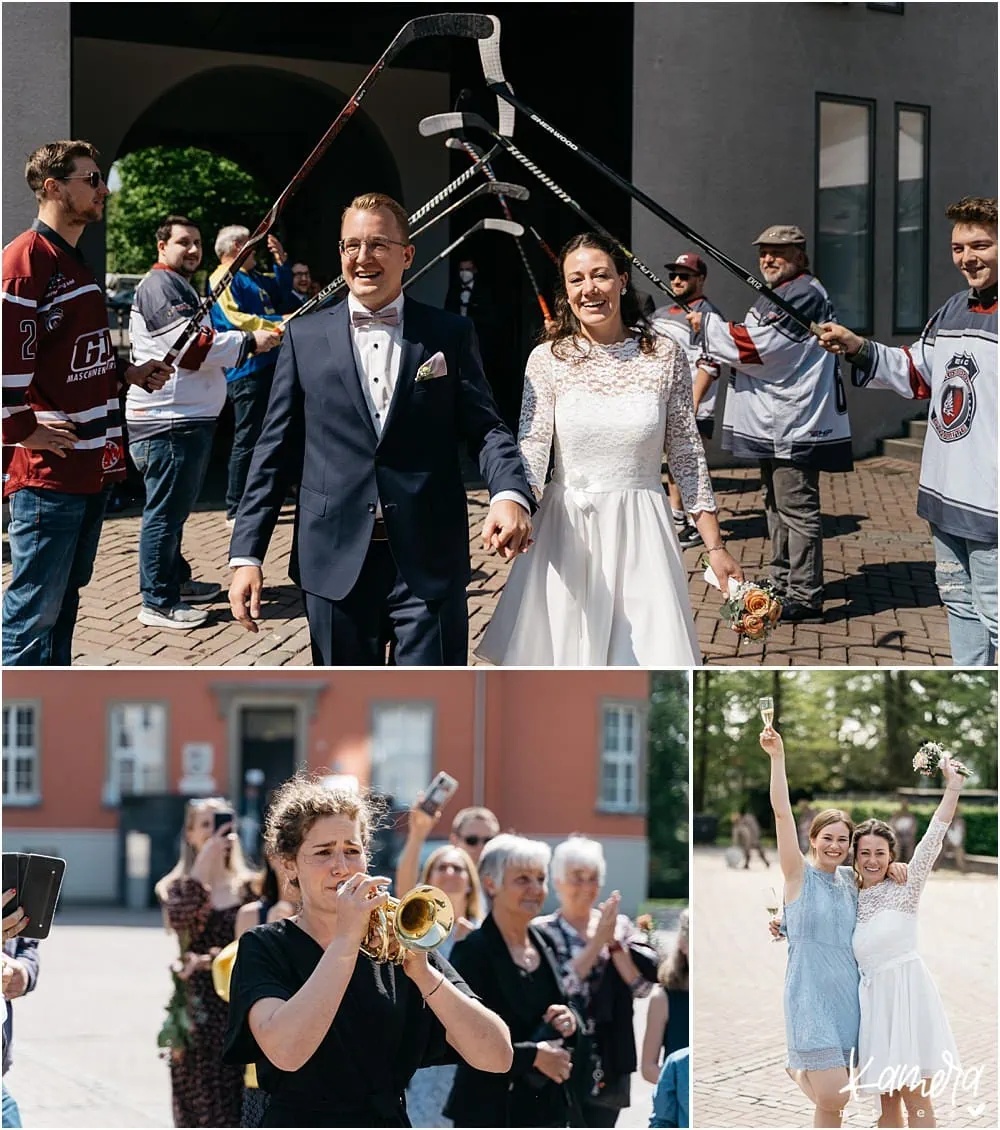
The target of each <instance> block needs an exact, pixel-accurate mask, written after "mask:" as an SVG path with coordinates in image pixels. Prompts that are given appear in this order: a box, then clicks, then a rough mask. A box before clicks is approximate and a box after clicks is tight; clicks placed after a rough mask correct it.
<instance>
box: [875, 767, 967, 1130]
mask: <svg viewBox="0 0 1000 1130" xmlns="http://www.w3.org/2000/svg"><path fill="white" fill-rule="evenodd" d="M941 773H942V775H943V777H944V781H945V792H944V796H943V797H942V798H941V803H940V804H939V805H938V807H937V811H936V812H935V813H934V815H933V817H932V818H931V822H930V824H929V825H928V827H927V831H926V832H925V833H924V836H923V838H922V839H921V841H920V843H919V844H917V847H916V850H915V851H914V853H913V858H912V860H911V861H910V866H909V872H908V874H907V879H906V882H905V883H904V884H903V885H901V886H900V885H897V884H896V883H891V882H886V881H885V877H886V872H887V870H888V868H889V865H890V864H891V863H892V862H893V860H894V859H895V856H896V837H895V835H894V833H893V831H892V828H890V827H889V825H888V824H885V823H883V822H882V821H881V820H866V821H865V822H864V823H863V824H859V825H858V827H857V828H856V829H855V831H854V854H855V860H854V868H855V871H856V872H857V875H858V880H859V886H860V890H859V892H858V923H857V926H856V927H855V930H854V955H855V957H856V958H857V961H858V968H859V970H860V972H861V987H860V990H859V996H860V1001H861V1032H860V1036H859V1041H858V1043H859V1047H858V1067H859V1076H858V1083H857V1086H858V1089H859V1090H860V1091H862V1092H867V1093H873V1092H874V1093H877V1094H879V1096H880V1099H881V1104H882V1116H881V1118H880V1119H879V1123H878V1124H879V1126H903V1125H904V1122H903V1119H902V1109H901V1108H902V1106H905V1107H906V1111H907V1114H908V1115H909V1125H910V1126H936V1125H937V1122H936V1120H935V1117H934V1108H933V1106H932V1104H931V1098H932V1091H931V1079H932V1078H933V1076H934V1075H935V1074H936V1073H937V1072H939V1071H941V1072H944V1074H945V1076H947V1075H948V1074H949V1073H950V1072H951V1071H952V1070H955V1071H957V1070H959V1063H958V1051H957V1050H956V1048H955V1040H954V1038H953V1036H952V1034H951V1028H950V1027H949V1025H948V1019H947V1017H946V1016H945V1013H944V1008H943V1006H942V1004H941V998H940V997H939V996H938V991H937V989H936V987H935V985H934V982H933V981H932V980H931V975H930V973H929V972H928V970H927V966H926V965H924V962H923V959H922V958H921V957H920V954H919V953H918V952H917V907H918V904H919V902H920V896H921V894H922V893H923V889H924V884H925V883H926V882H927V877H928V876H929V875H930V873H931V868H932V867H933V865H934V860H935V859H936V858H937V855H938V852H939V851H940V850H941V843H942V841H943V840H944V836H945V833H946V832H947V831H948V825H949V824H950V823H951V821H952V817H953V816H954V815H955V809H956V808H957V806H958V797H959V793H960V792H961V789H962V785H963V783H964V779H963V777H962V776H961V775H960V774H959V773H958V772H956V770H955V769H954V767H953V766H952V763H951V761H950V760H949V759H948V758H944V759H943V760H942V762H941Z"/></svg>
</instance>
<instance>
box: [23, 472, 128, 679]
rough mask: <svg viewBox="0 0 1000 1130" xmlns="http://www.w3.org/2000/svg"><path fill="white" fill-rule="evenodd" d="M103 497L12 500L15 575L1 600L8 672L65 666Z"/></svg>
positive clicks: (46, 495) (26, 495)
mask: <svg viewBox="0 0 1000 1130" xmlns="http://www.w3.org/2000/svg"><path fill="white" fill-rule="evenodd" d="M107 502H108V492H107V491H106V490H105V491H101V492H100V493H99V494H66V493H64V492H63V491H55V490H38V489H36V488H35V487H23V488H22V489H21V490H19V491H15V492H14V494H12V495H11V497H10V528H9V530H8V540H9V542H10V556H11V563H12V565H13V572H12V575H11V579H10V584H9V585H8V586H7V591H6V592H5V593H4V594H3V662H4V665H5V666H7V667H68V666H69V665H70V663H71V662H72V658H73V629H74V628H75V627H76V615H77V612H78V610H79V607H80V589H82V588H83V586H84V585H86V584H87V583H88V582H89V581H90V578H91V576H92V574H93V572H94V559H95V558H96V557H97V543H98V542H99V541H100V539H101V524H102V523H103V521H104V510H105V507H106V506H107Z"/></svg>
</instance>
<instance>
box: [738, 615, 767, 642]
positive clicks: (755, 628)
mask: <svg viewBox="0 0 1000 1130" xmlns="http://www.w3.org/2000/svg"><path fill="white" fill-rule="evenodd" d="M743 631H744V632H745V633H746V634H747V636H748V637H749V638H750V639H752V640H759V639H761V638H762V637H763V635H764V621H763V620H762V619H761V618H760V617H759V616H744V617H743Z"/></svg>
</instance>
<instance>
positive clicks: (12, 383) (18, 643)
mask: <svg viewBox="0 0 1000 1130" xmlns="http://www.w3.org/2000/svg"><path fill="white" fill-rule="evenodd" d="M97 158H98V152H97V150H96V149H95V148H94V147H93V146H92V145H91V144H90V143H89V142H87V141H54V142H50V143H49V144H48V145H43V146H41V147H40V148H39V149H36V150H35V152H34V153H32V154H31V156H30V157H29V158H28V163H27V166H26V167H25V172H24V175H25V180H26V181H27V182H28V186H29V187H30V188H31V190H32V191H33V192H34V194H35V196H36V198H37V200H38V218H37V219H36V220H35V221H34V223H33V224H32V225H31V228H30V229H29V230H28V231H26V232H23V233H22V234H21V235H19V236H18V237H17V238H16V239H14V240H13V241H12V242H11V243H9V244H8V245H7V246H6V247H5V248H4V250H3V308H2V309H3V318H2V332H3V354H4V365H3V445H4V487H3V493H4V497H5V498H7V499H9V500H10V527H9V531H8V535H9V541H10V553H11V561H12V564H13V575H12V577H11V581H10V584H9V585H8V586H7V591H6V592H5V593H4V597H3V662H4V664H5V665H8V666H14V665H20V666H28V665H31V666H68V665H69V663H70V661H71V657H72V644H73V628H74V626H75V624H76V615H77V608H78V607H79V603H80V589H82V588H83V586H84V585H86V584H87V582H88V581H89V580H90V576H91V573H92V572H93V566H94V558H95V556H96V555H97V543H98V540H99V539H100V534H101V524H102V522H103V520H104V508H105V504H106V501H107V488H108V486H109V485H110V484H111V483H112V482H114V481H115V480H116V479H119V478H121V477H123V476H124V474H125V444H124V439H123V436H122V425H121V407H120V404H119V399H118V397H119V391H120V388H121V386H122V383H123V382H127V383H128V384H135V385H138V386H139V387H141V388H145V389H148V390H152V389H157V388H161V387H162V386H163V384H164V382H165V381H166V379H167V377H169V375H170V374H171V372H172V369H171V368H170V367H169V366H167V365H164V364H163V363H162V362H161V361H147V362H146V364H144V365H136V366H131V367H126V366H125V365H124V363H119V361H118V358H117V356H116V354H115V351H114V349H113V347H112V344H111V335H110V333H109V332H108V317H107V312H106V311H105V308H104V288H103V287H102V286H101V285H100V284H99V283H98V281H97V279H96V278H95V277H94V274H93V272H92V271H91V270H90V268H89V267H88V266H87V264H86V262H85V261H84V259H83V256H82V255H81V254H80V252H79V251H78V250H77V244H78V243H79V240H80V236H81V235H82V234H83V230H84V228H85V227H86V226H87V224H91V223H96V222H97V221H99V220H100V219H101V218H102V216H103V215H104V201H105V200H106V198H107V196H108V188H107V185H106V184H105V183H104V178H103V177H102V176H101V171H100V169H99V168H98V165H97Z"/></svg>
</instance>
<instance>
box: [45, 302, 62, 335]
mask: <svg viewBox="0 0 1000 1130" xmlns="http://www.w3.org/2000/svg"><path fill="white" fill-rule="evenodd" d="M64 316H65V315H64V311H63V308H62V307H61V306H54V307H53V308H52V309H51V310H48V311H46V313H44V314H43V315H42V323H43V325H44V326H45V328H46V329H47V330H48V331H49V333H51V332H52V331H53V330H55V329H58V328H59V326H60V325H61V324H62V320H63V317H64Z"/></svg>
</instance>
